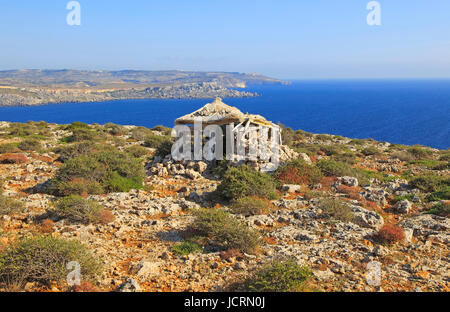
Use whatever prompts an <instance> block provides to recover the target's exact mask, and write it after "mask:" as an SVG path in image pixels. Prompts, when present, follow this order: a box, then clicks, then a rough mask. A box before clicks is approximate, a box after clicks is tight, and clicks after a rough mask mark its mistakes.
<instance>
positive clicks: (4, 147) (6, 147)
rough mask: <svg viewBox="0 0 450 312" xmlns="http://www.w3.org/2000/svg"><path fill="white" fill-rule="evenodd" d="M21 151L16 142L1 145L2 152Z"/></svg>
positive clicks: (0, 150)
mask: <svg viewBox="0 0 450 312" xmlns="http://www.w3.org/2000/svg"><path fill="white" fill-rule="evenodd" d="M17 151H19V149H18V147H17V144H16V143H7V144H1V145H0V154H4V153H15V152H17Z"/></svg>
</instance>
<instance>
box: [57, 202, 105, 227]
mask: <svg viewBox="0 0 450 312" xmlns="http://www.w3.org/2000/svg"><path fill="white" fill-rule="evenodd" d="M102 210H103V208H102V207H101V206H100V205H99V204H97V203H96V202H94V201H92V200H89V199H86V198H84V197H81V196H79V195H70V196H68V197H64V198H61V199H59V200H58V201H57V202H56V203H55V208H54V210H53V213H55V214H56V215H57V216H58V217H60V218H63V219H67V220H69V221H70V222H73V223H83V224H90V223H100V221H101V220H102V218H101V217H102V215H101V212H102Z"/></svg>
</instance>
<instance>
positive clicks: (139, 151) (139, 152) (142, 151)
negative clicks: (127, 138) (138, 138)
mask: <svg viewBox="0 0 450 312" xmlns="http://www.w3.org/2000/svg"><path fill="white" fill-rule="evenodd" d="M125 152H126V153H128V154H130V155H131V156H133V157H134V158H141V157H144V156H145V155H147V154H148V150H147V149H146V148H145V147H142V146H138V145H132V146H130V147H127V148H126V149H125Z"/></svg>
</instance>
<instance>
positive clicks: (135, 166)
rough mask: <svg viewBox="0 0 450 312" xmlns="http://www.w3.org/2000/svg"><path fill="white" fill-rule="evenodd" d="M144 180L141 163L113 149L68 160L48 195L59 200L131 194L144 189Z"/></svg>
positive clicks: (55, 178)
mask: <svg viewBox="0 0 450 312" xmlns="http://www.w3.org/2000/svg"><path fill="white" fill-rule="evenodd" d="M144 177H145V172H144V167H143V164H142V163H141V161H140V160H139V159H136V158H133V157H131V156H130V155H129V154H127V153H124V152H120V151H118V150H116V149H114V148H111V149H107V150H102V151H99V152H94V153H92V154H90V155H89V156H87V155H81V156H78V157H75V158H72V159H69V160H67V161H66V162H65V163H64V164H63V165H62V166H61V167H60V168H59V169H58V171H57V172H56V174H55V177H54V178H53V179H52V181H51V183H50V186H49V192H50V193H53V194H55V195H58V196H68V195H71V194H78V195H83V194H101V193H104V192H128V191H129V190H131V189H142V188H143V186H142V182H143V179H144Z"/></svg>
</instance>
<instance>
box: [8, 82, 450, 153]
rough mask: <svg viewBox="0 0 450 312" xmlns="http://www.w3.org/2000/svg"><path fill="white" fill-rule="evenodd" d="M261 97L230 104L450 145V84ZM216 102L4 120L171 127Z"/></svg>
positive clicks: (61, 111) (124, 105) (368, 133)
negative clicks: (179, 119)
mask: <svg viewBox="0 0 450 312" xmlns="http://www.w3.org/2000/svg"><path fill="white" fill-rule="evenodd" d="M248 90H250V91H256V92H258V93H259V94H261V96H260V97H256V98H238V99H224V102H225V103H227V104H229V105H232V106H236V107H238V108H239V109H241V110H242V111H243V112H249V113H255V114H260V115H263V116H264V117H266V118H267V119H269V120H272V121H274V122H281V123H283V124H284V125H286V126H289V127H291V128H293V129H303V130H305V131H309V132H313V133H329V134H335V135H342V136H346V137H351V138H361V139H363V138H373V139H375V140H378V141H387V142H391V143H399V144H407V145H414V144H421V145H427V146H431V147H435V148H439V149H448V148H449V147H450V80H316V81H294V82H293V83H292V84H291V85H288V86H280V85H277V86H274V85H271V86H254V87H249V88H248ZM207 102H209V100H205V99H202V100H119V101H108V102H101V103H67V104H54V105H53V104H52V105H43V106H34V107H0V120H2V121H17V122H26V121H29V120H34V121H40V120H45V121H47V122H54V123H71V122H73V121H82V122H86V123H99V124H104V123H107V122H113V123H117V124H122V125H140V126H146V127H153V126H156V125H165V126H169V127H172V126H173V121H174V120H175V119H176V118H178V117H179V116H182V115H185V114H187V113H190V112H192V111H194V110H196V109H198V108H200V107H202V106H203V105H204V104H206V103H207Z"/></svg>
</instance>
